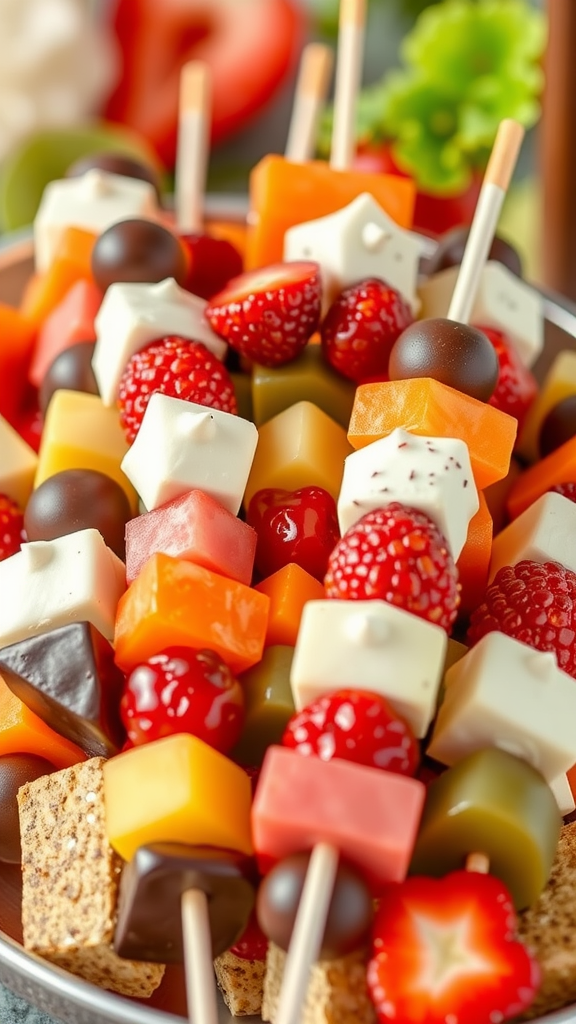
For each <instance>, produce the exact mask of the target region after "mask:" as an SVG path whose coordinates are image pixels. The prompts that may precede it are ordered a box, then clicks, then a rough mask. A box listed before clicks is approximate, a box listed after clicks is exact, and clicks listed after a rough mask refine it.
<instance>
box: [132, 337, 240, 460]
mask: <svg viewBox="0 0 576 1024" xmlns="http://www.w3.org/2000/svg"><path fill="white" fill-rule="evenodd" d="M155 391H161V392H162V394H163V395H169V397H170V398H182V399H184V400H185V401H187V402H196V403H197V404H198V405H207V406H209V407H210V408H211V409H219V410H220V411H221V412H230V413H236V412H237V411H238V406H237V404H236V395H235V393H234V384H233V383H232V379H231V377H230V374H229V373H228V370H227V369H226V367H225V366H223V364H222V363H221V362H220V360H219V359H216V357H215V356H213V355H212V353H211V352H209V351H208V349H207V348H206V346H205V345H202V344H201V342H199V341H187V340H186V339H185V338H178V337H175V336H173V335H170V336H169V337H167V338H160V339H159V340H158V341H153V342H152V343H151V344H150V345H147V346H146V348H143V349H141V350H140V351H139V352H136V353H135V354H134V355H133V356H132V358H131V359H130V362H129V363H128V365H127V367H126V369H125V370H124V374H123V376H122V380H121V381H120V387H119V389H118V408H119V410H120V423H121V424H122V427H123V430H124V433H125V435H126V440H127V441H128V442H129V443H130V444H132V441H133V440H134V438H135V437H136V434H137V433H138V431H139V430H140V425H141V423H142V420H143V418H144V413H145V412H146V407H147V405H148V402H149V400H150V395H153V394H154V392H155Z"/></svg>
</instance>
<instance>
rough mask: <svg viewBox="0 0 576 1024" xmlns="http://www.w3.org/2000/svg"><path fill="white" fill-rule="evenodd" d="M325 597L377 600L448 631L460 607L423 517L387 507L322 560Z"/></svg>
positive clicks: (441, 544)
mask: <svg viewBox="0 0 576 1024" xmlns="http://www.w3.org/2000/svg"><path fill="white" fill-rule="evenodd" d="M324 587H325V590H326V597H329V598H340V599H341V600H357V601H366V600H371V599H374V598H376V599H380V600H382V601H387V602H388V603H389V604H393V605H396V607H398V608H403V609H404V611H407V612H411V613H412V615H418V616H419V617H420V618H422V619H427V620H428V622H433V623H435V624H436V625H438V626H442V627H443V629H446V630H450V627H451V626H452V623H453V622H454V620H455V618H456V614H457V611H458V606H459V604H460V584H459V583H458V570H457V569H456V566H455V565H454V560H453V558H452V555H451V554H450V552H449V551H448V548H447V547H446V541H445V540H444V537H443V536H442V534H441V533H440V530H439V529H438V527H437V526H436V524H435V523H433V522H432V520H431V519H429V518H428V516H427V515H425V514H424V512H419V511H418V510H417V509H413V508H405V507H404V506H403V505H400V504H399V503H398V502H393V503H392V504H390V505H387V507H386V508H383V509H375V510H374V511H373V512H368V513H367V515H365V516H363V517H362V518H361V519H359V520H358V522H356V523H355V524H354V526H351V527H350V529H349V530H347V531H346V533H345V534H344V536H343V537H342V539H341V540H340V541H339V542H338V544H337V545H336V547H335V548H334V550H333V552H332V554H331V555H330V558H329V560H328V572H327V573H326V577H325V580H324Z"/></svg>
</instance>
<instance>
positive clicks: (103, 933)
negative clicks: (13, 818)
mask: <svg viewBox="0 0 576 1024" xmlns="http://www.w3.org/2000/svg"><path fill="white" fill-rule="evenodd" d="M103 765H104V759H103V758H100V757H95V758H93V759H92V760H90V761H86V762H85V763H83V764H77V765H74V766H73V767H72V768H67V769H65V770H64V771H60V772H56V773H55V774H54V775H47V776H44V777H43V778H41V779H38V780H37V781H36V782H32V783H28V784H27V785H26V786H23V787H22V789H21V790H20V792H19V794H18V806H19V812H20V832H21V839H22V883H23V892H22V924H23V930H24V947H25V949H27V950H29V951H30V952H32V953H36V954H37V955H38V956H41V957H44V959H46V960H49V961H50V962H51V963H53V964H56V965H57V966H58V967H62V968H64V970H67V971H70V972H71V973H72V974H77V975H78V976H79V977H81V978H84V979H85V980H86V981H90V982H92V983H93V984H94V985H99V986H100V987H101V988H106V989H111V990H112V991H113V992H118V993H119V994H120V995H125V996H139V997H141V998H146V997H148V996H150V995H152V993H153V992H154V990H155V989H156V988H157V987H158V985H159V984H160V982H161V980H162V976H163V974H164V967H163V966H162V965H158V964H147V963H135V962H133V961H131V960H121V959H120V957H118V956H116V954H115V953H114V951H113V949H112V940H113V937H114V927H115V924H116V903H117V897H118V884H119V881H120V873H121V870H122V866H121V865H122V861H121V860H120V858H119V857H118V855H117V854H116V853H115V852H114V851H113V850H112V847H111V846H110V844H109V843H108V839H107V837H106V831H105V817H104V783H103V771H102V769H103Z"/></svg>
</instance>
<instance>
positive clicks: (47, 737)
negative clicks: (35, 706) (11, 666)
mask: <svg viewBox="0 0 576 1024" xmlns="http://www.w3.org/2000/svg"><path fill="white" fill-rule="evenodd" d="M5 754H34V755H35V756H37V757H45V758H46V760H47V761H50V763H51V764H53V765H54V768H55V769H56V770H58V771H59V770H60V769H61V768H70V767H71V766H72V765H73V764H78V762H79V761H85V760H86V754H85V753H84V751H82V750H80V747H77V746H76V744H75V743H71V742H70V740H67V739H64V737H63V736H60V735H59V734H58V733H57V732H54V730H53V729H51V728H50V726H48V725H46V724H45V723H44V722H43V721H42V719H41V718H39V717H38V715H35V714H34V713H33V712H32V711H30V709H29V708H28V707H27V706H26V704H23V703H22V701H21V700H20V699H19V697H16V696H15V694H13V693H12V690H11V689H10V687H9V686H8V685H7V684H6V683H5V682H4V680H3V679H2V677H1V676H0V757H3V756H4V755H5Z"/></svg>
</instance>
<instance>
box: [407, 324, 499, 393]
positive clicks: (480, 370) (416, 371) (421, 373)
mask: <svg viewBox="0 0 576 1024" xmlns="http://www.w3.org/2000/svg"><path fill="white" fill-rule="evenodd" d="M388 373H389V376H390V380H407V379H409V378H411V377H432V378H433V379H434V380H437V381H439V382H440V383H441V384H446V385H447V386H448V387H450V388H454V389H455V390H456V391H461V392H462V393H463V394H465V395H471V397H472V398H477V399H479V400H480V401H481V402H487V401H488V400H489V399H490V398H491V396H492V393H493V391H494V388H495V387H496V383H497V381H498V373H499V365H498V356H497V355H496V351H495V349H494V346H493V345H492V343H491V342H490V341H489V340H488V338H487V337H486V335H485V334H483V332H482V331H479V330H477V328H475V327H470V326H469V325H468V324H461V323H458V322H457V321H456V320H446V319H444V318H443V317H436V318H431V319H429V320H418V321H416V323H414V324H411V325H410V327H407V328H406V330H405V331H403V332H402V334H401V335H400V337H399V338H398V339H397V341H396V342H395V344H394V346H393V348H392V351H391V353H390V363H389V367H388Z"/></svg>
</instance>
